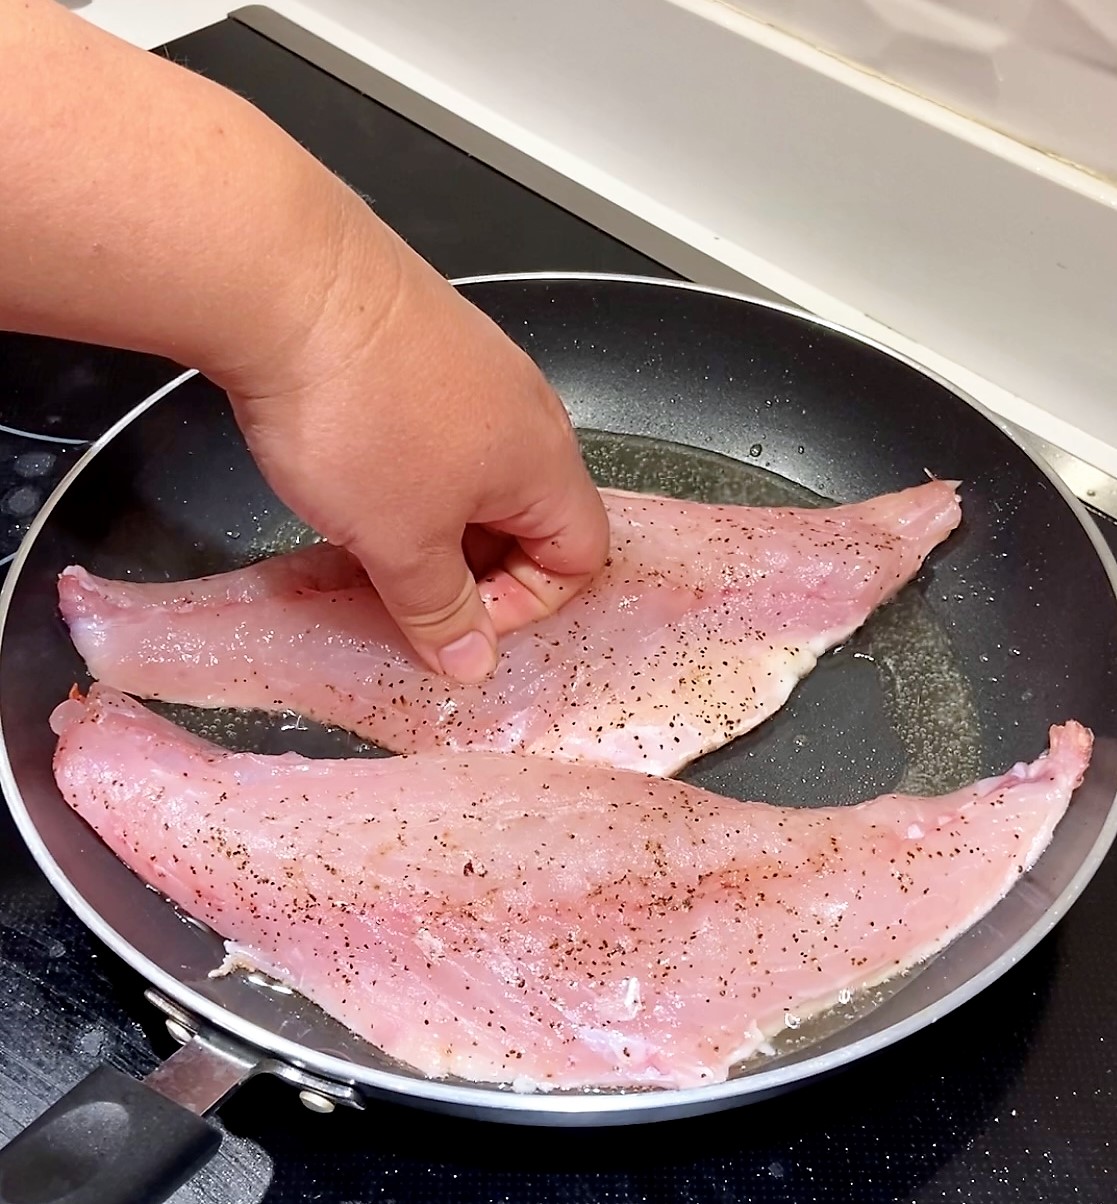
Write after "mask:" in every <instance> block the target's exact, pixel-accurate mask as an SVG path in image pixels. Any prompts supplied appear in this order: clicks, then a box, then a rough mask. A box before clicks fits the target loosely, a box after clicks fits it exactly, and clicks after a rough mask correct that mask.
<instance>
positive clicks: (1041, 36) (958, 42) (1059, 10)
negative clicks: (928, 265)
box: [722, 0, 1117, 179]
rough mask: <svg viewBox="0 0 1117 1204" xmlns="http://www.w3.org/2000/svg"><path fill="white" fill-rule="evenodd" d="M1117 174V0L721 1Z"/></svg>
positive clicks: (1018, 135)
mask: <svg viewBox="0 0 1117 1204" xmlns="http://www.w3.org/2000/svg"><path fill="white" fill-rule="evenodd" d="M722 2H723V3H725V4H727V5H729V6H730V7H732V8H735V9H737V10H738V11H740V12H743V13H747V14H749V15H751V16H754V17H757V18H759V19H760V20H763V21H768V22H771V23H772V24H773V25H775V26H777V27H778V28H780V29H784V30H786V31H788V32H790V33H794V34H797V35H798V36H800V37H802V38H804V39H806V40H807V41H809V42H811V43H813V44H814V45H816V46H818V47H820V48H822V49H825V50H828V51H831V52H832V53H835V54H840V55H842V56H843V57H844V58H846V59H848V60H850V61H851V62H853V63H856V64H858V65H859V66H862V67H865V68H867V69H869V70H871V71H874V72H876V73H878V74H880V75H882V76H884V77H885V78H887V79H891V80H894V81H895V82H896V83H899V84H902V85H903V86H905V87H908V88H912V89H914V90H915V91H917V92H920V93H922V94H923V95H924V96H927V97H929V98H930V99H931V100H935V101H937V102H938V103H940V104H944V105H948V106H949V107H951V108H953V109H955V110H957V111H958V112H960V113H965V114H966V115H967V116H970V117H973V118H975V119H977V120H979V121H984V122H986V123H987V124H989V125H991V126H992V127H994V128H995V129H999V130H1001V131H1003V132H1004V133H1006V134H1009V135H1011V136H1012V137H1014V138H1019V139H1020V140H1021V141H1023V142H1026V143H1028V144H1029V145H1031V146H1035V147H1039V148H1040V149H1042V150H1046V151H1049V152H1051V153H1054V154H1057V155H1060V156H1062V157H1063V158H1066V159H1070V160H1071V161H1072V162H1076V163H1079V164H1081V165H1083V166H1085V167H1087V168H1090V169H1091V170H1093V171H1096V172H1100V173H1102V174H1105V175H1109V176H1111V177H1113V178H1115V179H1117V3H1115V2H1114V0H722Z"/></svg>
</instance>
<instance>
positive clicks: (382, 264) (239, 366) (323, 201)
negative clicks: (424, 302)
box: [198, 161, 402, 400]
mask: <svg viewBox="0 0 1117 1204" xmlns="http://www.w3.org/2000/svg"><path fill="white" fill-rule="evenodd" d="M312 162H313V167H312V169H311V172H310V176H311V178H310V179H308V180H306V181H305V182H303V183H302V184H301V186H300V187H299V190H298V200H297V203H295V204H291V205H288V206H286V207H285V208H286V215H287V222H286V223H285V227H286V228H285V230H283V231H282V232H279V233H277V235H276V237H275V238H274V241H273V244H272V246H271V247H270V248H269V249H268V250H267V251H266V252H265V263H264V264H263V265H261V266H262V267H263V268H264V269H265V270H263V271H262V272H261V273H260V275H259V278H258V279H256V280H254V281H253V283H252V288H251V289H250V290H249V297H250V305H251V308H250V310H249V312H247V313H246V314H245V315H244V320H243V321H240V322H238V323H237V324H236V325H235V327H234V328H233V329H232V330H226V331H223V332H220V334H219V338H218V341H217V342H216V343H215V345H214V347H213V348H212V349H209V350H207V351H206V352H205V353H204V354H203V357H202V361H201V362H200V363H199V364H198V366H199V368H200V369H201V370H202V372H203V373H204V374H205V375H206V376H208V377H209V378H210V379H211V380H213V381H214V382H215V383H216V384H217V385H219V386H220V387H221V388H223V389H224V390H225V391H226V392H227V393H229V395H230V396H231V397H233V398H234V400H252V399H256V398H267V397H276V396H282V395H284V394H289V393H293V392H297V391H298V390H300V389H302V388H304V387H306V386H308V385H311V384H315V383H318V382H323V381H325V380H328V379H329V378H330V377H331V376H332V375H334V374H335V373H336V372H337V371H338V370H339V369H340V368H341V366H343V365H344V364H345V363H346V362H347V361H348V360H349V359H350V357H351V356H352V355H353V354H354V352H355V351H356V350H357V349H358V347H359V345H360V343H361V342H362V340H367V339H368V338H370V337H371V335H372V334H373V333H374V332H375V330H376V329H377V327H378V326H379V325H380V323H381V321H382V318H383V315H384V314H385V313H386V312H388V311H389V310H390V308H391V305H392V300H393V297H394V296H395V293H396V290H397V288H398V286H399V277H400V274H401V270H402V269H401V263H400V254H399V247H398V245H397V241H396V240H395V238H394V236H393V235H392V234H391V232H390V231H389V230H388V229H387V228H386V227H385V226H384V225H383V224H382V223H381V222H380V221H379V220H378V219H377V218H376V217H375V215H374V214H373V213H372V211H371V210H370V209H369V208H368V206H367V205H366V204H365V203H364V202H363V201H362V200H361V198H360V197H359V196H357V195H356V193H354V192H353V191H352V190H350V189H349V188H348V187H347V186H346V185H345V184H343V183H342V182H341V181H340V180H339V179H337V178H336V177H335V176H333V175H331V174H330V173H329V172H328V171H327V170H326V169H325V168H324V167H321V165H319V164H318V163H317V162H316V161H312Z"/></svg>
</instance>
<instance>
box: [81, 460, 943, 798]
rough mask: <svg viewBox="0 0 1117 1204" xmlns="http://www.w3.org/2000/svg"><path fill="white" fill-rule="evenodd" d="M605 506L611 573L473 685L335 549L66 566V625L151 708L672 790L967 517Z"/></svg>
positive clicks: (752, 722)
mask: <svg viewBox="0 0 1117 1204" xmlns="http://www.w3.org/2000/svg"><path fill="white" fill-rule="evenodd" d="M602 496H603V498H604V500H605V504H606V506H607V507H608V510H609V516H610V522H611V526H612V544H613V554H612V558H611V560H610V563H609V565H608V567H607V568H606V569H605V570H604V571H603V573H602V574H601V575H600V577H599V578H598V580H597V581H596V582H595V583H594V584H593V585H592V586H591V587H590V588H588V589H587V590H585V591H584V592H583V593H581V594H580V595H578V596H577V597H576V598H574V599H573V600H572V601H571V602H569V603H568V604H567V605H566V606H564V607H563V608H562V610H561V611H559V612H558V614H555V615H553V616H551V617H549V618H547V619H544V620H541V621H539V622H537V623H535V624H533V625H532V626H530V627H529V628H525V629H521V630H519V631H517V632H514V633H511V634H509V635H506V636H505V637H504V639H503V641H502V653H501V657H500V662H499V666H498V668H497V670H496V672H495V674H494V675H493V677H491V678H490V679H489V680H488V681H486V682H484V683H482V684H480V685H473V686H466V685H456V684H454V683H452V682H448V681H446V680H444V679H442V678H440V677H437V676H435V675H433V674H432V673H430V672H429V671H428V670H427V669H426V668H425V667H423V666H422V665H420V664H419V663H417V662H416V660H415V659H414V658H413V657H412V655H411V654H410V652H409V651H408V649H407V648H405V647H404V645H403V642H402V637H401V636H400V635H399V632H398V630H397V629H396V627H395V624H394V623H393V622H392V621H391V619H390V618H389V617H388V615H387V612H386V611H385V610H384V608H383V606H382V605H381V603H380V600H379V598H378V596H377V594H376V592H375V591H374V590H373V589H372V587H371V585H370V584H369V582H368V579H367V578H366V577H365V575H364V573H363V572H362V571H361V569H360V566H359V565H358V564H357V562H356V561H355V560H354V559H353V558H352V557H350V556H349V555H348V553H346V552H344V551H342V550H340V549H338V548H334V547H331V546H329V545H326V544H318V545H316V546H313V547H310V548H306V549H302V550H300V551H296V552H291V553H287V554H285V555H281V556H275V557H273V558H271V559H269V560H265V561H262V562H260V563H258V564H255V565H252V566H251V567H249V568H245V569H239V570H237V571H235V572H230V573H224V574H221V575H218V576H214V577H207V578H202V579H201V580H197V581H187V582H181V583H159V584H139V583H129V582H117V581H107V580H103V579H101V578H98V577H94V576H93V575H92V574H90V573H88V572H86V571H85V570H84V569H82V568H78V567H71V568H68V569H66V570H65V572H63V573H62V575H61V578H60V581H59V596H60V601H61V608H62V614H63V616H64V618H65V620H66V622H67V624H68V625H69V629H70V634H71V637H72V639H73V641H74V644H75V645H76V646H77V649H78V651H79V652H80V653H81V655H82V656H83V657H84V658H85V661H86V664H87V665H88V666H89V671H90V673H91V674H92V675H93V676H94V677H95V678H97V679H98V680H99V681H101V682H104V683H105V684H107V685H111V686H114V687H116V688H117V689H120V690H126V691H128V692H130V693H132V694H136V695H139V696H141V697H146V698H154V699H161V700H163V701H166V702H178V703H190V704H193V705H195V706H203V707H223V706H233V707H248V708H262V709H264V710H269V711H277V710H293V711H298V712H300V713H302V714H303V715H306V716H308V717H310V718H312V719H317V720H319V721H321V722H325V723H333V724H336V725H338V726H340V727H344V728H348V729H349V730H351V731H353V732H356V733H358V734H359V735H360V736H362V737H364V738H366V739H368V740H371V741H373V742H375V743H376V744H380V745H382V746H384V747H385V748H389V749H391V750H393V751H395V752H407V753H411V752H420V751H428V750H432V749H444V750H453V751H458V750H465V749H482V748H484V749H491V750H493V751H499V752H529V753H541V754H543V755H545V756H550V757H558V758H563V759H569V760H581V761H594V762H600V763H604V764H608V765H613V766H618V767H622V768H627V769H638V770H642V771H643V772H646V773H655V774H662V775H670V774H673V773H676V772H677V771H678V770H680V769H681V768H683V766H684V765H686V764H687V763H688V762H690V761H692V760H694V759H695V758H696V757H698V756H700V755H701V754H703V753H705V752H708V751H710V750H711V749H714V748H718V747H720V746H721V745H722V744H725V743H726V742H728V741H729V740H732V739H734V738H735V737H736V736H740V735H742V734H743V733H745V732H747V731H749V730H751V729H752V728H754V727H755V726H756V725H757V724H758V723H760V722H761V721H762V720H764V719H766V718H767V717H768V716H770V715H772V714H773V713H774V712H775V711H777V710H778V709H779V708H780V707H781V706H782V705H783V704H784V702H785V701H786V700H787V698H788V696H789V695H790V693H791V691H792V689H793V688H794V686H795V684H796V682H797V681H799V680H800V679H801V678H802V677H804V676H805V675H806V674H807V673H809V672H810V671H811V669H813V668H814V665H815V663H816V661H817V659H818V657H819V656H821V655H822V653H823V652H825V651H826V650H827V649H828V648H831V647H833V646H834V645H835V644H838V643H840V642H842V641H843V640H845V639H847V638H848V637H849V636H850V635H851V634H852V633H853V632H854V631H856V629H857V628H858V627H860V626H861V624H862V623H864V621H865V620H866V619H867V618H868V617H869V615H870V614H871V613H872V611H873V610H874V609H875V608H876V607H878V606H879V605H880V604H881V603H882V602H884V601H886V600H888V599H889V598H891V597H892V596H893V595H894V594H895V593H896V592H897V591H898V590H899V589H900V588H901V587H902V586H903V585H904V584H906V583H907V582H908V581H909V580H910V579H911V578H912V577H913V576H914V574H915V573H916V572H917V571H918V569H919V567H920V565H921V564H922V562H923V559H924V558H925V557H926V556H927V554H928V553H929V552H930V551H931V549H932V548H934V547H935V546H936V545H937V544H938V543H939V542H940V541H942V540H943V539H945V538H946V537H947V535H948V534H949V533H950V532H951V531H952V530H953V529H954V528H955V527H956V526H957V525H958V523H959V521H960V518H961V510H960V507H959V503H958V498H957V496H956V494H955V483H954V482H944V481H932V482H929V483H927V484H924V485H920V486H918V487H915V488H912V489H907V490H904V491H903V492H900V493H894V494H888V495H885V496H883V497H878V498H874V499H873V500H871V501H868V502H862V503H860V504H857V505H849V506H838V507H834V508H831V509H823V510H810V509H799V508H780V509H771V508H756V507H743V506H712V505H703V504H701V503H697V502H683V501H676V500H673V499H670V498H661V497H653V496H649V495H644V494H630V493H619V492H613V491H602Z"/></svg>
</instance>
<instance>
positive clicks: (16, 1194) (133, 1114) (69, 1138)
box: [0, 1040, 253, 1204]
mask: <svg viewBox="0 0 1117 1204" xmlns="http://www.w3.org/2000/svg"><path fill="white" fill-rule="evenodd" d="M199 1070H201V1071H203V1072H205V1074H204V1076H203V1077H201V1078H200V1077H199V1073H198V1072H199ZM252 1070H253V1067H251V1066H245V1065H244V1064H243V1063H239V1062H235V1061H232V1060H231V1059H229V1058H227V1057H226V1056H225V1055H224V1054H223V1053H221V1052H219V1051H217V1050H214V1049H212V1048H211V1047H209V1046H207V1045H205V1044H204V1043H203V1042H200V1041H197V1040H194V1041H191V1042H190V1043H189V1044H188V1045H185V1046H183V1048H182V1049H180V1050H178V1052H177V1053H175V1054H174V1055H173V1056H172V1057H171V1058H169V1059H168V1060H167V1061H166V1062H165V1063H163V1065H162V1066H160V1067H159V1068H158V1069H157V1070H156V1071H155V1072H154V1073H153V1074H152V1075H150V1076H149V1077H148V1079H147V1081H146V1082H139V1081H138V1080H136V1079H133V1078H131V1077H130V1076H129V1075H126V1074H123V1073H121V1072H120V1071H119V1070H114V1069H113V1068H112V1067H110V1066H99V1067H98V1068H97V1069H96V1070H94V1071H93V1072H92V1073H91V1074H90V1075H88V1076H87V1077H86V1078H84V1079H83V1080H82V1081H81V1082H80V1083H78V1085H77V1086H76V1087H74V1088H73V1089H72V1090H71V1091H69V1092H68V1093H67V1094H66V1095H64V1096H63V1097H62V1098H61V1099H60V1100H59V1101H58V1102H57V1103H55V1104H53V1105H51V1107H49V1108H48V1109H47V1110H46V1112H44V1113H43V1114H42V1116H40V1117H39V1118H38V1119H37V1120H35V1121H33V1122H32V1123H31V1124H30V1125H29V1126H28V1127H27V1128H26V1129H24V1131H23V1132H22V1133H20V1134H19V1135H18V1136H17V1137H15V1138H13V1139H12V1141H10V1142H9V1143H8V1144H7V1145H6V1146H5V1147H4V1148H3V1149H0V1204H161V1202H162V1201H164V1200H166V1199H167V1197H168V1196H170V1195H171V1194H172V1193H173V1192H175V1191H176V1190H177V1189H178V1188H179V1187H180V1186H181V1185H182V1184H183V1183H185V1182H186V1181H187V1180H188V1179H190V1178H191V1177H193V1175H195V1174H196V1173H197V1172H198V1171H199V1170H201V1168H202V1167H203V1166H205V1164H206V1163H207V1162H208V1161H209V1160H210V1159H211V1158H212V1157H213V1156H214V1154H216V1153H217V1150H218V1147H219V1146H220V1144H221V1135H220V1133H219V1132H218V1130H217V1129H216V1128H215V1127H214V1126H213V1125H211V1124H210V1123H209V1122H208V1121H207V1120H205V1119H204V1118H203V1115H201V1114H202V1113H204V1112H205V1111H208V1110H209V1108H211V1107H216V1105H217V1104H218V1103H220V1101H221V1100H222V1099H223V1098H224V1097H225V1096H226V1095H227V1094H228V1093H229V1092H230V1091H231V1090H233V1088H234V1087H236V1086H237V1085H239V1083H241V1082H242V1081H243V1080H244V1079H245V1078H246V1077H247V1076H248V1075H249V1074H251V1073H252ZM215 1096H216V1098H214V1097H215ZM180 1100H181V1102H179V1101H180Z"/></svg>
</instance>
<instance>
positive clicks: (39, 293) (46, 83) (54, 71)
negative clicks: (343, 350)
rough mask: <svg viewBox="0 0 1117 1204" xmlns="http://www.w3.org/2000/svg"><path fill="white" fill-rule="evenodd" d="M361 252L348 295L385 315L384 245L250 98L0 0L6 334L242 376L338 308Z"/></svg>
mask: <svg viewBox="0 0 1117 1204" xmlns="http://www.w3.org/2000/svg"><path fill="white" fill-rule="evenodd" d="M354 255H357V256H361V257H363V258H365V259H367V260H368V262H367V264H366V265H365V266H366V269H367V270H365V271H364V272H362V273H360V278H361V279H362V281H363V282H364V288H365V290H366V292H365V295H362V297H361V298H359V299H346V300H347V301H348V300H351V301H352V303H354V304H358V303H359V304H361V305H364V306H368V307H370V308H378V307H385V306H387V305H388V304H389V301H390V297H391V295H392V292H393V290H394V288H395V284H396V281H395V275H396V273H397V271H398V247H397V245H396V240H395V239H394V237H393V236H392V235H391V234H390V233H389V232H388V231H386V230H385V229H384V228H383V227H382V226H380V224H379V223H378V222H376V221H374V220H373V219H371V216H370V215H369V214H368V213H367V210H366V209H365V206H364V205H363V202H361V201H360V199H359V198H357V197H356V196H355V195H354V194H353V193H351V192H350V191H349V190H348V189H347V188H345V186H344V185H343V184H342V183H341V182H340V181H338V180H337V179H336V178H334V177H333V176H332V175H331V174H330V173H329V172H327V171H326V170H325V169H324V168H323V167H322V166H321V165H320V164H318V163H317V162H316V161H315V160H314V159H313V158H312V157H311V156H310V155H309V154H308V153H306V152H305V151H304V150H303V149H302V148H301V147H299V146H298V145H297V144H296V143H295V142H294V140H292V139H291V138H289V137H288V136H287V135H286V134H285V133H284V132H283V131H282V130H280V129H279V128H278V127H277V126H276V125H274V124H273V123H272V122H270V121H269V120H268V119H267V118H266V117H265V116H264V115H263V114H262V113H260V112H259V111H258V110H256V109H254V108H253V107H252V106H251V105H249V104H248V103H247V102H245V101H243V100H241V99H240V98H238V97H236V96H234V95H233V94H232V93H230V92H228V91H226V90H225V89H222V88H220V87H218V86H217V85H215V84H213V83H212V82H210V81H208V80H205V79H203V78H201V77H199V76H196V75H193V74H191V73H190V72H187V71H185V70H183V69H181V68H178V67H176V66H174V65H172V64H170V63H168V62H166V61H165V60H163V59H161V58H159V57H158V56H155V55H151V54H147V53H145V52H143V51H139V50H136V49H135V48H133V47H131V46H128V45H127V44H125V43H123V42H120V41H118V40H116V39H115V38H112V37H110V36H109V35H108V34H105V33H103V32H102V31H100V30H97V29H95V28H93V27H92V26H90V25H88V23H86V22H84V21H82V20H81V19H80V18H77V17H74V16H73V15H71V14H70V13H68V12H66V11H65V10H64V9H62V8H60V7H59V6H58V5H55V4H53V3H52V2H51V0H0V327H3V328H7V329H12V330H20V331H24V332H28V333H37V334H48V335H53V336H57V337H62V338H70V339H76V340H81V341H86V342H95V343H103V344H108V345H114V346H123V347H129V348H132V349H135V350H140V351H150V352H155V353H158V354H161V355H166V356H169V357H171V358H173V359H176V360H178V361H180V362H182V363H186V364H189V365H192V366H197V367H200V368H202V369H203V370H204V371H207V372H208V373H209V374H210V375H212V376H214V377H216V378H218V379H222V378H226V377H227V378H230V379H235V378H237V377H238V375H239V374H240V371H241V370H242V369H248V370H250V371H252V370H255V369H254V366H255V365H256V364H262V363H265V362H266V361H267V360H268V359H269V358H270V357H272V356H273V355H276V354H280V355H282V353H284V351H285V350H286V346H285V345H286V344H289V343H290V342H291V341H292V340H298V339H300V338H302V337H303V336H304V334H305V333H306V332H308V331H309V330H310V329H311V328H312V327H313V325H314V323H315V322H317V321H318V320H320V317H321V315H322V313H323V312H324V310H325V309H326V307H327V305H328V304H336V303H338V299H337V298H329V297H328V296H327V294H328V293H329V291H330V289H331V288H332V287H333V282H334V281H335V280H336V278H337V272H336V271H335V265H336V264H338V263H340V261H341V259H342V257H344V256H349V257H352V256H354ZM352 275H353V273H352V272H350V273H349V276H350V277H352Z"/></svg>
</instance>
